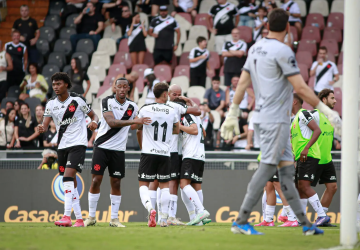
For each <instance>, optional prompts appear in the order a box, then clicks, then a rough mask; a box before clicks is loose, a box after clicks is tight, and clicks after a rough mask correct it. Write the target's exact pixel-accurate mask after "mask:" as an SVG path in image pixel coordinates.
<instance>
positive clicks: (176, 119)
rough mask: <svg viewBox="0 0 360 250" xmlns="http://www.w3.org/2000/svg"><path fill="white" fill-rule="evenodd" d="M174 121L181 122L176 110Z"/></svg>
mask: <svg viewBox="0 0 360 250" xmlns="http://www.w3.org/2000/svg"><path fill="white" fill-rule="evenodd" d="M173 113H174V120H173V123H177V122H178V121H179V116H178V115H177V114H176V112H175V110H174V112H173Z"/></svg>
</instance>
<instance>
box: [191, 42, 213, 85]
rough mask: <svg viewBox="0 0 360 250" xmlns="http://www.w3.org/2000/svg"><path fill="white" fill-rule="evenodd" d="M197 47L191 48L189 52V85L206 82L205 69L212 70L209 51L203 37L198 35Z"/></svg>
mask: <svg viewBox="0 0 360 250" xmlns="http://www.w3.org/2000/svg"><path fill="white" fill-rule="evenodd" d="M196 43H197V44H198V47H195V48H193V49H192V50H191V51H190V54H189V61H190V86H203V87H205V83H206V69H208V70H209V71H212V69H211V67H210V64H209V59H210V52H209V51H208V50H207V49H206V47H207V41H206V38H205V37H202V36H199V37H198V38H197V39H196Z"/></svg>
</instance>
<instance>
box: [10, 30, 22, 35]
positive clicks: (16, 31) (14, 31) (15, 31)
mask: <svg viewBox="0 0 360 250" xmlns="http://www.w3.org/2000/svg"><path fill="white" fill-rule="evenodd" d="M14 33H19V34H20V35H21V33H20V31H18V30H13V31H12V32H11V35H13V34H14Z"/></svg>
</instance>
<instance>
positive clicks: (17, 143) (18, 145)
mask: <svg viewBox="0 0 360 250" xmlns="http://www.w3.org/2000/svg"><path fill="white" fill-rule="evenodd" d="M20 147H21V145H20V140H17V141H16V144H15V148H20Z"/></svg>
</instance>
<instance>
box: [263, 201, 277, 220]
mask: <svg viewBox="0 0 360 250" xmlns="http://www.w3.org/2000/svg"><path fill="white" fill-rule="evenodd" d="M275 207H276V206H270V205H266V208H265V219H264V220H265V221H266V222H272V221H273V220H274V214H275Z"/></svg>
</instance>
